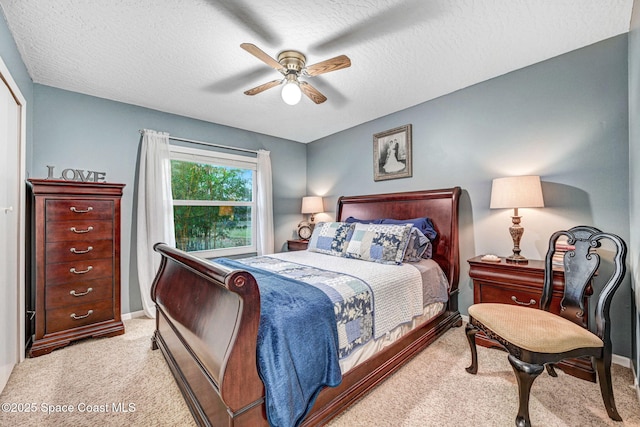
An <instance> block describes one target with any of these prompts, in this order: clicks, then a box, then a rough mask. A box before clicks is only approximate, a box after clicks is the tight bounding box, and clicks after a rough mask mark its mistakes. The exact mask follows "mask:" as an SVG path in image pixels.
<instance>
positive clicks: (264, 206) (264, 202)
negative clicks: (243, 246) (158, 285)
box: [256, 150, 274, 255]
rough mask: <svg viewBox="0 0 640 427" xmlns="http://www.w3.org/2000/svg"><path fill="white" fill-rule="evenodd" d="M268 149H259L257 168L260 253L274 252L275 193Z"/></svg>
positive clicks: (258, 242)
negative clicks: (273, 192) (273, 193)
mask: <svg viewBox="0 0 640 427" xmlns="http://www.w3.org/2000/svg"><path fill="white" fill-rule="evenodd" d="M269 154H270V153H269V152H268V151H266V150H258V170H257V174H256V175H257V181H258V185H257V190H256V191H257V193H258V194H257V199H258V200H257V212H256V218H257V220H256V222H257V223H258V224H257V227H258V230H257V235H258V241H257V247H258V255H269V254H272V253H273V252H274V250H273V248H274V237H273V195H272V183H271V181H272V180H271V157H270V156H269Z"/></svg>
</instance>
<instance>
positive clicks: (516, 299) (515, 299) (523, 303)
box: [511, 295, 536, 307]
mask: <svg viewBox="0 0 640 427" xmlns="http://www.w3.org/2000/svg"><path fill="white" fill-rule="evenodd" d="M511 301H513V302H515V303H516V304H519V305H526V306H527V307H528V306H530V305H535V304H536V300H534V299H532V300H529V302H522V301H518V298H516V296H515V295H512V296H511Z"/></svg>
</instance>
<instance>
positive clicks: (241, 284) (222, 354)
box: [151, 243, 265, 426]
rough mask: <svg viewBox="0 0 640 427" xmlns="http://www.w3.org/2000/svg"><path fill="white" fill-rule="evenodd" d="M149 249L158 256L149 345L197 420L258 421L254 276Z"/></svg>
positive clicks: (259, 398) (260, 412) (261, 420)
mask: <svg viewBox="0 0 640 427" xmlns="http://www.w3.org/2000/svg"><path fill="white" fill-rule="evenodd" d="M154 249H155V250H156V251H157V252H159V253H160V254H161V255H162V262H161V265H160V268H159V270H158V274H157V275H156V278H155V281H154V283H153V287H152V290H151V297H152V299H153V301H154V302H155V303H156V310H157V312H156V313H157V316H156V331H155V334H154V337H153V344H152V345H153V347H154V348H160V349H161V351H162V352H163V354H164V357H165V359H166V360H167V363H168V364H169V367H170V369H171V371H172V373H173V375H174V377H175V378H176V381H177V382H178V386H179V387H180V390H181V391H182V394H183V395H184V397H185V400H186V401H187V404H188V406H189V408H190V410H191V412H192V413H193V415H194V418H195V419H196V421H197V422H198V424H200V425H215V426H222V425H224V426H256V425H261V424H263V423H264V419H265V415H264V414H263V411H264V409H263V405H262V403H263V396H264V385H263V383H262V381H261V380H260V378H259V376H258V374H257V369H256V366H257V365H256V345H257V344H256V342H257V336H258V325H259V322H260V293H259V291H258V286H257V284H256V281H255V279H254V278H253V276H251V275H250V274H249V273H247V272H243V271H232V270H229V269H226V268H225V267H222V266H219V265H214V264H212V263H209V262H206V261H204V260H201V259H198V258H196V257H194V256H191V255H188V254H186V253H184V252H182V251H178V250H176V249H173V248H171V247H169V246H167V245H165V244H162V243H158V244H156V245H155V246H154ZM196 307H197V309H196ZM212 390H213V391H215V393H212Z"/></svg>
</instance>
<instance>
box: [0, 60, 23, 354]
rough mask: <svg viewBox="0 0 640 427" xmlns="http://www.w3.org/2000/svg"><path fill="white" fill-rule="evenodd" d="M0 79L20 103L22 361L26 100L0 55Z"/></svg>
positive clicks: (18, 245)
mask: <svg viewBox="0 0 640 427" xmlns="http://www.w3.org/2000/svg"><path fill="white" fill-rule="evenodd" d="M0 79H1V80H3V81H4V82H5V83H6V85H7V87H8V88H9V90H10V91H11V94H12V95H13V97H14V99H15V100H16V103H17V104H18V105H20V136H19V138H20V147H19V148H18V153H19V157H20V159H19V162H20V164H19V165H18V174H19V177H18V183H19V186H20V188H19V190H18V194H19V195H20V206H19V207H18V212H17V213H16V214H17V215H18V218H19V221H20V228H19V230H18V235H19V238H18V241H17V242H16V247H15V249H16V250H17V251H18V301H16V303H17V304H18V328H19V330H18V331H17V334H18V336H17V339H18V346H17V348H18V352H19V354H18V355H17V358H16V360H18V361H19V362H22V361H23V360H24V355H25V348H24V346H25V340H24V334H25V319H26V317H25V300H24V299H25V221H26V220H25V217H26V213H25V200H26V153H27V150H26V146H27V143H26V141H27V101H26V100H25V98H24V96H22V92H20V88H19V87H18V85H17V84H16V82H15V81H14V80H13V77H11V73H9V69H8V68H7V66H6V65H5V63H4V61H3V60H2V57H0Z"/></svg>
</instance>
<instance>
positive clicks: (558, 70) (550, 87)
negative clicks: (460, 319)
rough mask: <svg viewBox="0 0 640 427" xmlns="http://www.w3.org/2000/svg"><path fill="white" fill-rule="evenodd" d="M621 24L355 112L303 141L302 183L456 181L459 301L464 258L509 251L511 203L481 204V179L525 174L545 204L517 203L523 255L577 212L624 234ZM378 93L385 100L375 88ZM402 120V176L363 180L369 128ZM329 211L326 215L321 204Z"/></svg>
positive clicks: (617, 339)
mask: <svg viewBox="0 0 640 427" xmlns="http://www.w3.org/2000/svg"><path fill="white" fill-rule="evenodd" d="M627 90H628V89H627V36H626V35H623V36H619V37H615V38H612V39H609V40H606V41H603V42H601V43H598V44H595V45H592V46H589V47H586V48H583V49H580V50H578V51H574V52H571V53H568V54H566V55H562V56H560V57H557V58H553V59H551V60H548V61H545V62H543V63H539V64H536V65H533V66H530V67H527V68H525V69H522V70H518V71H515V72H512V73H509V74H506V75H504V76H501V77H498V78H495V79H493V80H489V81H486V82H483V83H480V84H477V85H475V86H472V87H469V88H466V89H463V90H460V91H458V92H455V93H453V94H450V95H447V96H443V97H441V98H439V99H436V100H433V101H430V102H427V103H424V104H420V105H418V106H415V107H412V108H409V109H407V110H404V111H401V112H398V113H395V114H391V115H389V116H386V117H383V118H380V119H377V120H374V121H372V122H368V123H364V124H362V125H359V126H357V127H354V128H352V129H349V130H346V131H343V132H340V133H337V134H334V135H331V136H329V137H326V138H323V139H321V140H318V141H314V142H313V143H311V144H310V145H309V148H308V152H307V156H308V157H307V163H308V172H307V182H308V190H309V191H308V192H309V194H317V195H322V196H326V197H327V199H326V200H327V201H326V205H327V207H328V208H329V207H330V208H331V209H332V210H335V202H336V199H337V197H338V196H340V195H354V194H371V193H385V192H394V191H410V190H419V189H429V188H445V187H452V186H456V185H459V186H461V187H462V189H463V197H462V200H461V210H460V244H461V254H460V255H461V260H462V262H461V269H462V271H461V273H462V274H461V278H460V289H461V295H460V307H461V310H462V311H463V312H466V308H467V307H468V306H469V305H470V304H471V303H472V301H473V290H472V284H471V280H470V279H469V277H468V264H467V263H466V260H467V259H469V258H471V257H473V256H475V255H478V254H484V253H497V254H499V255H508V254H509V253H510V252H511V248H512V246H513V244H512V241H511V238H510V236H509V234H508V230H507V228H508V226H509V225H510V222H511V220H510V215H511V212H510V211H508V210H489V198H490V190H491V180H492V179H493V178H496V177H501V176H509V175H524V174H535V175H540V176H541V178H542V181H543V192H544V198H545V205H546V207H545V208H544V209H521V210H520V214H521V215H522V216H523V219H522V225H523V226H524V228H525V233H524V237H523V242H522V244H521V247H522V249H523V255H524V256H526V257H528V258H532V259H542V258H543V257H544V254H545V252H546V245H547V242H548V237H549V235H550V234H551V233H552V232H553V231H555V230H558V229H564V228H568V227H572V226H574V225H579V224H591V225H595V226H597V227H599V228H601V229H603V230H607V231H611V232H614V233H617V234H619V235H620V236H622V237H623V238H624V239H625V240H628V239H629V209H628V203H629V198H628V194H629V187H628V176H629V165H628V155H629V145H628V106H627V103H628V92H627ZM381 102H384V100H381ZM408 123H411V124H412V125H413V177H411V178H405V179H397V180H390V181H381V182H374V180H373V169H372V163H373V142H372V141H373V140H372V135H373V134H374V133H377V132H381V131H384V130H387V129H391V128H394V127H397V126H401V125H405V124H408ZM327 217H328V218H330V216H329V215H327ZM612 313H613V316H612V317H613V320H612V321H613V322H614V324H615V325H616V328H615V333H614V337H613V340H614V351H615V352H616V353H617V354H620V355H624V356H628V357H629V356H631V341H632V335H631V334H632V332H631V291H630V285H629V280H627V281H626V282H625V283H623V286H622V289H621V290H620V291H619V292H618V294H617V295H616V296H615V299H614V302H613V310H612Z"/></svg>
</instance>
